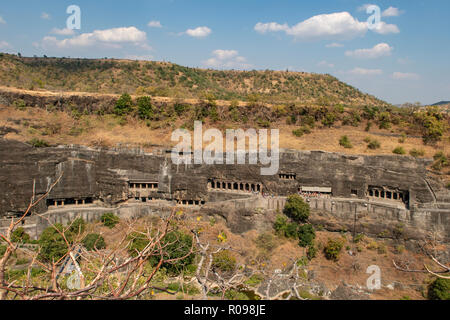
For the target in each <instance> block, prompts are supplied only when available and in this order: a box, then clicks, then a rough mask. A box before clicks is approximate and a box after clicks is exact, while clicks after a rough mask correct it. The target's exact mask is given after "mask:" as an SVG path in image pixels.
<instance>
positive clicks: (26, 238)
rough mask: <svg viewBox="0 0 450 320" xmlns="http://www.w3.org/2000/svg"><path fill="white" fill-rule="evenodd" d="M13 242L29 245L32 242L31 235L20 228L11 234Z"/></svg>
mask: <svg viewBox="0 0 450 320" xmlns="http://www.w3.org/2000/svg"><path fill="white" fill-rule="evenodd" d="M11 241H12V242H15V243H18V242H20V243H28V242H30V235H29V234H28V233H26V232H25V229H24V228H22V227H19V228H17V229H16V230H14V231H13V233H12V234H11Z"/></svg>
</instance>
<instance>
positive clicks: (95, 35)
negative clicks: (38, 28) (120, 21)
mask: <svg viewBox="0 0 450 320" xmlns="http://www.w3.org/2000/svg"><path fill="white" fill-rule="evenodd" d="M146 40H147V34H146V33H145V32H144V31H141V30H139V29H137V28H136V27H122V28H113V29H106V30H95V31H93V32H90V33H82V34H80V35H78V36H75V37H73V38H66V39H63V40H58V39H56V38H55V37H51V36H47V37H44V39H43V40H42V42H43V45H54V46H56V47H58V48H62V49H64V48H74V47H75V48H76V47H90V46H95V45H105V46H109V47H112V48H120V47H121V44H123V43H131V44H134V45H136V46H141V47H143V48H146V49H149V48H150V47H149V46H148V45H147V44H146Z"/></svg>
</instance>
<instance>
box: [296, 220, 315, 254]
mask: <svg viewBox="0 0 450 320" xmlns="http://www.w3.org/2000/svg"><path fill="white" fill-rule="evenodd" d="M315 238H316V232H315V231H314V227H313V226H312V225H311V224H304V225H302V226H300V227H299V228H298V240H299V241H298V245H299V246H300V247H303V248H306V247H309V246H311V245H312V244H313V242H314V239H315Z"/></svg>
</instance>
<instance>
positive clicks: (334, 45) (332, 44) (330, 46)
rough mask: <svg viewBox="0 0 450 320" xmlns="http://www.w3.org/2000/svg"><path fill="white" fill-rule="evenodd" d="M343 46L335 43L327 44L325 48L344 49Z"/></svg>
mask: <svg viewBox="0 0 450 320" xmlns="http://www.w3.org/2000/svg"><path fill="white" fill-rule="evenodd" d="M343 46H344V45H343V44H342V43H337V42H333V43H329V44H327V45H326V46H325V47H327V48H342V47H343Z"/></svg>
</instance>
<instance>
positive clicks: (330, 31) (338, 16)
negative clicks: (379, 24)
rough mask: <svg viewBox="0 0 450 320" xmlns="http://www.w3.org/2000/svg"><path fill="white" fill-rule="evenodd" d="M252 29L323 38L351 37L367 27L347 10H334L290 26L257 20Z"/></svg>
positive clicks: (300, 37)
mask: <svg viewBox="0 0 450 320" xmlns="http://www.w3.org/2000/svg"><path fill="white" fill-rule="evenodd" d="M254 29H255V31H257V32H259V33H262V34H264V33H267V32H269V31H271V32H276V31H283V32H285V33H286V34H287V35H290V36H293V37H294V38H296V39H304V40H308V39H323V38H333V39H336V38H340V39H352V38H355V37H358V36H363V35H364V34H365V33H366V32H367V30H368V27H367V22H360V21H358V19H356V18H354V17H353V16H352V15H351V14H350V13H348V12H336V13H331V14H321V15H317V16H313V17H311V18H309V19H307V20H305V21H302V22H300V23H298V24H296V25H294V26H292V27H289V26H288V25H287V24H283V25H281V24H278V23H276V22H270V23H261V22H259V23H257V24H256V25H255V28H254Z"/></svg>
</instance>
